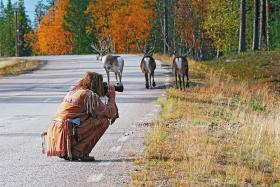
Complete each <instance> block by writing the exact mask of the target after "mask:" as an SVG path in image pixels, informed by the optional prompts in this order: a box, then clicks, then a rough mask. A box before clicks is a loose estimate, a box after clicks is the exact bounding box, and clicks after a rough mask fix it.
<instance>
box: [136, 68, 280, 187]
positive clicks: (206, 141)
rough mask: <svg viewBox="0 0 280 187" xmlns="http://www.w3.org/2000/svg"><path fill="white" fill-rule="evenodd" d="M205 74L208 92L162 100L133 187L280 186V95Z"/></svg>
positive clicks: (216, 74)
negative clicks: (157, 118)
mask: <svg viewBox="0 0 280 187" xmlns="http://www.w3.org/2000/svg"><path fill="white" fill-rule="evenodd" d="M199 68H201V67H198V69H199ZM206 72H207V73H205V74H204V77H205V81H204V84H203V86H197V87H193V88H191V89H188V90H186V91H179V90H176V89H169V90H167V99H163V98H162V99H160V100H159V103H160V104H161V106H162V111H161V117H162V119H163V121H159V122H155V123H154V126H153V128H152V130H151V132H149V133H148V134H147V148H146V151H145V153H144V159H141V160H139V161H138V162H137V165H138V167H139V168H140V169H139V168H138V170H140V171H139V172H136V173H135V174H134V175H133V176H132V183H131V184H132V185H133V186H141V185H142V186H158V185H162V186H225V185H234V186H235V185H237V186H246V185H247V186H250V185H251V186H273V185H276V186H277V185H280V100H279V95H277V94H276V93H275V92H274V91H273V89H272V88H273V87H272V85H271V84H269V83H263V84H252V83H248V82H247V81H237V80H235V79H233V78H232V77H231V76H229V75H226V74H225V73H224V72H223V71H222V70H219V71H211V70H209V71H206Z"/></svg>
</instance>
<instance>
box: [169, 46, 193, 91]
mask: <svg viewBox="0 0 280 187" xmlns="http://www.w3.org/2000/svg"><path fill="white" fill-rule="evenodd" d="M167 47H168V49H171V48H170V46H169V45H168V44H167ZM171 54H172V55H173V62H172V71H173V73H174V77H175V84H176V88H177V89H178V87H180V90H182V88H183V89H184V90H185V89H186V86H187V87H189V63H188V60H187V58H186V55H187V54H188V53H186V54H183V55H179V54H178V53H177V52H176V51H175V50H174V51H173V52H172V53H171ZM185 76H186V78H187V84H185ZM178 79H179V85H178Z"/></svg>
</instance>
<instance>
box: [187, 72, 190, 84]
mask: <svg viewBox="0 0 280 187" xmlns="http://www.w3.org/2000/svg"><path fill="white" fill-rule="evenodd" d="M186 76H187V87H190V84H189V73H188V69H187V70H186Z"/></svg>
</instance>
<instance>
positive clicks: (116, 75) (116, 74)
mask: <svg viewBox="0 0 280 187" xmlns="http://www.w3.org/2000/svg"><path fill="white" fill-rule="evenodd" d="M115 77H116V81H117V82H119V81H118V73H117V72H115Z"/></svg>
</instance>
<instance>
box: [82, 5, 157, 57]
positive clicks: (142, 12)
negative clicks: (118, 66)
mask: <svg viewBox="0 0 280 187" xmlns="http://www.w3.org/2000/svg"><path fill="white" fill-rule="evenodd" d="M153 2H154V0H148V1H147V0H133V1H132V0H131V1H127V0H106V1H103V0H96V1H91V2H90V4H89V6H88V9H87V13H88V14H89V15H91V22H92V23H94V24H95V27H96V30H97V38H98V39H104V38H106V37H108V36H111V37H112V44H113V46H114V48H115V50H116V51H117V52H136V51H137V47H136V40H139V41H140V42H142V43H144V42H145V41H146V40H147V39H148V37H149V33H150V31H151V22H150V19H151V17H152V15H153V12H154V10H153V8H152V7H150V6H148V4H147V3H153Z"/></svg>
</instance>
